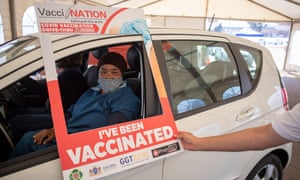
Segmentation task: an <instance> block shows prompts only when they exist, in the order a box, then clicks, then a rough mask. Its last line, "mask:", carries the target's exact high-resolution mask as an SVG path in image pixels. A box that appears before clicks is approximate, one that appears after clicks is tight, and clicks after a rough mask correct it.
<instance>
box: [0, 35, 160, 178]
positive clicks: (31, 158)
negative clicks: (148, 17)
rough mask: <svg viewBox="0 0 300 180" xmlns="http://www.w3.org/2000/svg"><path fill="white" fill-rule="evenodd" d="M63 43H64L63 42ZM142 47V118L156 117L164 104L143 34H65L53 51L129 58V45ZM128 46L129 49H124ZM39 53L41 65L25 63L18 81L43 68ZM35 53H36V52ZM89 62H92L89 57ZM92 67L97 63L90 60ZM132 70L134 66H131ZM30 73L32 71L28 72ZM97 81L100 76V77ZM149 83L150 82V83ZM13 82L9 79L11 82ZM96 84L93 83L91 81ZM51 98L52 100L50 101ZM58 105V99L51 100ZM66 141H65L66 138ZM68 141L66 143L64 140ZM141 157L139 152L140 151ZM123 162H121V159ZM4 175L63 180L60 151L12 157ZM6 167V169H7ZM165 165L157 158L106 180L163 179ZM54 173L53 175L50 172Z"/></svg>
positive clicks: (57, 56)
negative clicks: (106, 53) (115, 54)
mask: <svg viewBox="0 0 300 180" xmlns="http://www.w3.org/2000/svg"><path fill="white" fill-rule="evenodd" d="M61 42H63V43H61ZM131 45H132V46H137V45H138V46H139V48H140V52H139V53H140V57H139V58H140V59H139V61H140V70H139V71H140V72H138V73H134V74H136V77H135V78H139V83H140V84H139V88H138V89H139V92H138V95H137V96H140V98H141V102H142V106H141V110H140V111H141V114H140V118H141V119H147V118H148V117H154V116H156V115H159V114H161V113H162V112H161V107H160V105H159V98H158V95H157V91H156V88H155V85H154V78H153V75H152V72H151V68H150V65H149V62H148V59H147V55H146V51H145V48H144V45H143V38H142V36H140V35H135V36H134V35H130V36H112V37H109V36H106V37H101V36H77V37H76V36H69V37H62V38H61V39H59V38H58V39H56V40H55V43H53V50H54V52H55V54H54V55H55V61H59V60H60V59H62V58H66V57H69V56H74V54H78V53H80V54H81V53H83V54H87V53H88V54H89V55H90V57H92V56H93V57H94V55H91V54H93V52H95V51H97V52H99V51H98V50H99V49H103V48H108V49H110V50H111V51H116V52H119V53H122V55H123V56H124V57H126V58H127V54H126V51H127V49H128V47H129V46H131ZM124 47H126V48H127V49H126V51H123V50H124ZM37 51H38V53H35V55H34V56H29V55H28V57H31V58H33V59H38V62H39V66H37V67H35V69H30V67H29V66H26V65H25V66H22V65H20V66H21V67H22V68H23V69H26V68H29V69H30V70H29V71H27V72H23V74H22V75H20V76H14V81H15V80H18V78H21V77H23V76H24V75H30V74H32V73H33V72H35V71H36V70H38V69H40V68H42V66H41V64H42V60H41V53H40V52H39V50H37ZM33 53H34V52H33ZM28 57H19V60H25V59H24V58H28ZM88 62H91V61H90V60H88ZM88 66H89V67H90V66H91V67H92V66H93V64H91V63H89V65H88ZM131 70H132V69H131ZM131 70H130V71H131ZM26 73H29V74H26ZM131 75H132V74H131V72H126V76H129V77H128V78H129V79H131V80H132V77H131ZM96 80H97V79H96ZM146 82H147V83H146ZM10 83H13V81H12V82H7V81H6V84H7V85H8V84H10ZM88 83H91V84H93V82H88ZM50 101H51V100H50ZM50 103H54V104H57V102H55V101H54V102H52V101H51V102H50ZM146 103H148V104H147V105H146ZM62 141H63V140H62ZM61 143H64V142H61ZM136 156H137V157H138V154H136ZM120 163H121V162H120ZM0 165H1V167H3V168H1V173H0V174H1V176H2V177H1V178H3V179H10V178H13V179H24V178H29V179H33V177H34V178H36V179H39V178H40V177H41V176H43V177H44V179H53V178H55V179H62V172H61V167H60V161H59V158H58V153H57V149H56V146H54V147H51V148H49V149H45V150H42V151H40V152H34V153H30V154H26V155H25V156H22V157H18V158H15V159H12V160H8V161H5V162H1V164H0ZM4 167H5V168H4ZM162 167H163V160H162V159H161V160H156V161H154V162H152V163H149V164H145V165H142V166H137V167H135V168H133V169H131V170H127V171H122V172H120V173H116V174H114V175H111V176H107V177H104V178H103V179H110V180H111V179H130V180H134V179H137V180H138V179H141V178H142V179H149V177H151V179H161V178H162ZM105 168H107V169H106V170H109V168H111V167H105ZM50 174H51V175H50Z"/></svg>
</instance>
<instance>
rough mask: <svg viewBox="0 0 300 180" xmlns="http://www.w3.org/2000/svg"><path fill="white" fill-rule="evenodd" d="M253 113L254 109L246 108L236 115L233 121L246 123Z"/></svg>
mask: <svg viewBox="0 0 300 180" xmlns="http://www.w3.org/2000/svg"><path fill="white" fill-rule="evenodd" d="M254 113H255V109H254V108H252V107H250V108H247V109H246V110H244V111H242V112H241V113H240V114H238V115H237V117H236V119H235V120H236V121H238V122H242V121H246V120H248V119H249V118H251V117H252V116H253V115H254Z"/></svg>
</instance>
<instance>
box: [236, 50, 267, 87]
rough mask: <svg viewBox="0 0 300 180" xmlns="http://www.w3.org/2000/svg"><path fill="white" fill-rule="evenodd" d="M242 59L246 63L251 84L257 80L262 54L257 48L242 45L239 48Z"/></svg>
mask: <svg viewBox="0 0 300 180" xmlns="http://www.w3.org/2000/svg"><path fill="white" fill-rule="evenodd" d="M239 52H240V54H241V56H242V57H243V60H244V61H245V62H246V63H245V64H246V65H247V67H246V69H247V70H248V74H249V76H250V79H251V83H252V85H253V84H254V83H255V82H256V81H257V78H258V76H259V72H260V69H261V64H262V55H261V52H260V51H259V50H255V49H251V48H246V47H242V48H240V49H239Z"/></svg>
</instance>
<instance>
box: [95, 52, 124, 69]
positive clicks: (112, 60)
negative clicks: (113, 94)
mask: <svg viewBox="0 0 300 180" xmlns="http://www.w3.org/2000/svg"><path fill="white" fill-rule="evenodd" d="M104 64H111V65H114V66H116V67H118V68H119V69H120V71H121V73H122V74H123V73H124V72H125V71H126V69H127V64H126V62H125V59H124V58H123V56H122V55H121V54H119V53H116V52H108V53H106V54H104V55H103V56H102V57H101V59H100V60H99V62H98V66H99V68H100V67H101V66H103V65H104Z"/></svg>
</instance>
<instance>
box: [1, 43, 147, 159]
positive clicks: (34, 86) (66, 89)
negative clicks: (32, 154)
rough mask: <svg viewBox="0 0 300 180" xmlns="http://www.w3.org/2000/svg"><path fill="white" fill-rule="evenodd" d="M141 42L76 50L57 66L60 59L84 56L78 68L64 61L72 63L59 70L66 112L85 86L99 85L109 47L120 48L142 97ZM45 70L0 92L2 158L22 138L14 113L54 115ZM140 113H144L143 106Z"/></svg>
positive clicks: (131, 80) (129, 80) (130, 82)
mask: <svg viewBox="0 0 300 180" xmlns="http://www.w3.org/2000/svg"><path fill="white" fill-rule="evenodd" d="M140 46H141V45H140V44H138V43H135V44H126V45H119V47H100V48H98V49H94V50H91V51H89V52H83V53H79V54H75V55H72V56H69V57H66V58H63V59H62V60H58V61H57V66H58V64H59V63H61V64H63V60H64V61H72V59H73V60H74V59H76V58H77V60H78V58H80V60H81V62H80V63H79V64H78V63H77V64H76V68H75V69H76V70H74V67H75V66H72V67H71V66H70V65H66V63H65V66H69V67H64V70H63V71H62V72H61V73H58V82H59V87H60V91H61V97H62V104H63V108H64V110H65V115H67V108H68V107H69V106H70V105H71V104H72V103H75V102H76V99H78V98H79V97H80V95H81V94H82V93H83V92H84V91H85V90H86V89H88V88H91V87H93V86H96V85H97V79H98V67H97V65H96V64H97V61H98V60H99V59H100V58H101V56H102V55H103V54H104V53H106V52H108V51H117V52H119V53H120V54H121V55H123V56H124V58H125V59H126V61H127V64H128V70H127V71H126V72H125V73H124V80H125V81H126V82H127V85H128V86H129V87H131V88H132V90H133V92H134V93H135V94H136V95H137V97H139V98H141V94H142V93H141V77H142V75H141V69H142V68H141V63H140V62H141V61H142V59H143V56H142V48H141V47H140ZM92 60H94V62H92ZM95 60H96V62H95ZM71 64H72V63H71ZM73 64H74V63H73ZM43 73H44V70H43V69H39V70H38V71H35V72H33V73H31V74H30V75H28V76H26V77H23V78H22V79H20V80H19V81H18V82H15V83H13V84H11V85H10V86H8V87H6V88H5V89H3V90H2V91H1V92H0V112H1V113H0V144H1V149H2V150H1V152H2V153H1V154H0V162H4V161H6V160H7V158H8V156H9V154H10V152H11V151H12V150H13V148H14V146H15V145H16V143H17V142H18V140H19V139H20V135H17V136H18V137H16V135H15V132H13V130H12V129H13V127H12V124H11V123H10V118H11V117H13V116H14V115H16V114H15V113H17V114H18V113H27V114H29V116H32V115H33V114H35V113H36V114H35V115H37V116H38V118H43V115H44V114H47V116H50V117H51V113H50V112H51V110H50V103H49V100H48V93H47V83H46V79H45V77H44V76H43ZM74 98H75V99H74ZM41 114H43V115H41ZM140 117H142V110H141V115H140ZM20 121H22V120H20Z"/></svg>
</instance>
